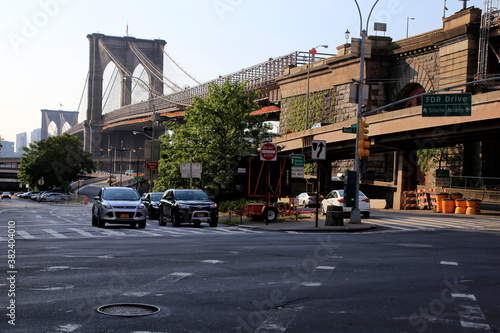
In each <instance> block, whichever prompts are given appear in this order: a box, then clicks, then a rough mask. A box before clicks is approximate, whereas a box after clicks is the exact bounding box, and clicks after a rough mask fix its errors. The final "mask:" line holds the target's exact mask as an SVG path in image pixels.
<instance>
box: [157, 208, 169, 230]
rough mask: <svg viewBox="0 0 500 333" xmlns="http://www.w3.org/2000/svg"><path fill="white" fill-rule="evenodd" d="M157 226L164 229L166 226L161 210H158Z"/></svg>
mask: <svg viewBox="0 0 500 333" xmlns="http://www.w3.org/2000/svg"><path fill="white" fill-rule="evenodd" d="M158 224H159V225H160V227H164V226H166V225H167V220H165V216H164V215H163V210H160V217H159V218H158Z"/></svg>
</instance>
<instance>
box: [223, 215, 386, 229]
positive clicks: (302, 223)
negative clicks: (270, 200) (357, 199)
mask: <svg viewBox="0 0 500 333" xmlns="http://www.w3.org/2000/svg"><path fill="white" fill-rule="evenodd" d="M292 217H293V216H292ZM227 218H228V217H222V218H221V219H220V222H221V223H224V220H225V219H227ZM236 218H237V219H238V220H239V218H240V217H239V216H238V217H233V219H236ZM238 227H240V228H249V229H260V230H270V231H289V232H360V231H368V230H373V229H375V228H376V227H377V226H376V225H374V224H369V223H361V224H350V223H349V219H348V218H344V226H327V225H325V216H323V215H322V214H320V215H319V216H318V226H317V227H316V219H315V216H314V215H312V216H311V217H302V218H299V219H298V221H295V218H289V219H288V218H283V217H279V218H278V219H277V220H276V221H274V222H269V223H267V224H266V221H262V220H256V219H251V218H247V217H245V216H243V219H242V224H238Z"/></svg>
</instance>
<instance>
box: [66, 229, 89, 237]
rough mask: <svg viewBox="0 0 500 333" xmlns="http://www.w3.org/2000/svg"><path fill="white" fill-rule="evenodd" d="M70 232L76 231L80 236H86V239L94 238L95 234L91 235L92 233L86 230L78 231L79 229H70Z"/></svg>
mask: <svg viewBox="0 0 500 333" xmlns="http://www.w3.org/2000/svg"><path fill="white" fill-rule="evenodd" d="M68 230H72V231H75V232H77V233H79V234H80V235H82V236H86V237H94V235H93V234H91V233H90V232H87V231H85V230H81V229H77V228H68Z"/></svg>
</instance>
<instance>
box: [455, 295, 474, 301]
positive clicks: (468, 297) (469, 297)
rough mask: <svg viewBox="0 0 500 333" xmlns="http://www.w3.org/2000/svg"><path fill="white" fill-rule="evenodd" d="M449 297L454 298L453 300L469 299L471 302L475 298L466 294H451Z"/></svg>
mask: <svg viewBox="0 0 500 333" xmlns="http://www.w3.org/2000/svg"><path fill="white" fill-rule="evenodd" d="M451 297H454V298H467V299H470V300H472V301H475V300H476V296H474V295H467V294H451Z"/></svg>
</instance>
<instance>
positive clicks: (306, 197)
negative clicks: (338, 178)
mask: <svg viewBox="0 0 500 333" xmlns="http://www.w3.org/2000/svg"><path fill="white" fill-rule="evenodd" d="M322 199H323V196H322V195H321V194H319V200H322ZM297 205H298V206H302V207H312V206H315V207H316V206H317V205H318V202H316V193H312V192H304V193H301V194H299V195H298V196H297Z"/></svg>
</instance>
